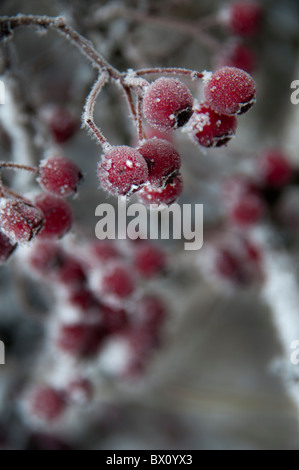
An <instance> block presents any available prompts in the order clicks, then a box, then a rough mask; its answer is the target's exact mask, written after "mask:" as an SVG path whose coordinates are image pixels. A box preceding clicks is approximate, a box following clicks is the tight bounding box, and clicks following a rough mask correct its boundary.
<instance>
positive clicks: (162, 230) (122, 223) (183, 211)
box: [95, 197, 203, 250]
mask: <svg viewBox="0 0 299 470" xmlns="http://www.w3.org/2000/svg"><path fill="white" fill-rule="evenodd" d="M95 215H96V217H100V220H99V222H97V224H96V228H95V234H96V237H97V238H98V239H99V240H105V239H109V240H114V239H116V238H117V239H120V240H125V239H126V238H129V239H131V240H136V239H137V238H141V239H148V238H149V239H151V240H157V239H159V238H161V239H162V240H169V239H171V238H172V239H174V240H181V239H183V240H184V241H185V243H184V249H185V250H199V249H200V248H201V247H202V245H203V205H202V204H182V205H179V204H172V205H171V206H169V207H167V206H162V205H158V204H151V205H150V210H149V211H148V210H147V209H146V207H145V206H144V205H143V204H137V203H136V204H131V205H127V203H126V200H125V199H124V198H120V197H119V198H118V204H117V210H116V209H115V207H114V206H113V205H112V204H108V203H104V204H100V205H99V206H97V208H96V211H95Z"/></svg>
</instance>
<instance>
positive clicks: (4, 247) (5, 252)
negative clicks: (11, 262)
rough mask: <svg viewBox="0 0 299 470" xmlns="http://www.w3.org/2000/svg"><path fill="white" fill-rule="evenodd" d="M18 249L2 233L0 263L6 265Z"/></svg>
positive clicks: (0, 236) (0, 238)
mask: <svg viewBox="0 0 299 470" xmlns="http://www.w3.org/2000/svg"><path fill="white" fill-rule="evenodd" d="M15 249H16V244H15V243H12V242H11V241H10V239H9V238H8V237H7V236H6V235H4V233H2V232H1V231H0V263H5V261H7V260H8V258H9V257H10V255H11V254H12V253H13V251H14V250H15Z"/></svg>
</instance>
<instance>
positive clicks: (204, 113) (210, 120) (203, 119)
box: [187, 103, 238, 147]
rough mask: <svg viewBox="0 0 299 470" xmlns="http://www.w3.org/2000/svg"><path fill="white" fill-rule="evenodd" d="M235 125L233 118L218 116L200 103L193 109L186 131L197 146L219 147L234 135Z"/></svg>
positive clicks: (235, 120) (235, 121) (204, 104)
mask: <svg viewBox="0 0 299 470" xmlns="http://www.w3.org/2000/svg"><path fill="white" fill-rule="evenodd" d="M237 124H238V123H237V119H236V117H235V116H225V115H224V114H218V113H216V112H215V111H213V110H212V109H211V108H210V106H209V104H208V103H201V104H199V105H198V106H196V107H195V108H194V113H193V115H192V117H191V119H190V121H189V123H188V125H187V130H188V133H189V134H190V135H191V136H192V138H193V140H194V141H195V142H196V143H197V144H199V145H202V146H203V147H221V146H222V145H225V144H227V142H229V141H230V139H231V138H232V137H233V136H234V135H235V132H236V129H237Z"/></svg>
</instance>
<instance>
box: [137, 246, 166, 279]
mask: <svg viewBox="0 0 299 470" xmlns="http://www.w3.org/2000/svg"><path fill="white" fill-rule="evenodd" d="M134 265H135V266H136V268H137V270H138V273H139V274H140V275H141V276H142V277H145V278H152V277H155V276H157V275H159V274H161V272H162V271H163V270H164V269H165V268H166V256H165V253H164V251H163V250H161V249H160V248H158V247H156V246H153V245H148V244H145V245H143V244H141V246H140V247H138V248H137V250H136V252H135V253H134Z"/></svg>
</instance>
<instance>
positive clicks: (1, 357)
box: [0, 341, 5, 366]
mask: <svg viewBox="0 0 299 470" xmlns="http://www.w3.org/2000/svg"><path fill="white" fill-rule="evenodd" d="M4 364H5V346H4V343H3V341H0V365H2V366H3V365H4Z"/></svg>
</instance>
